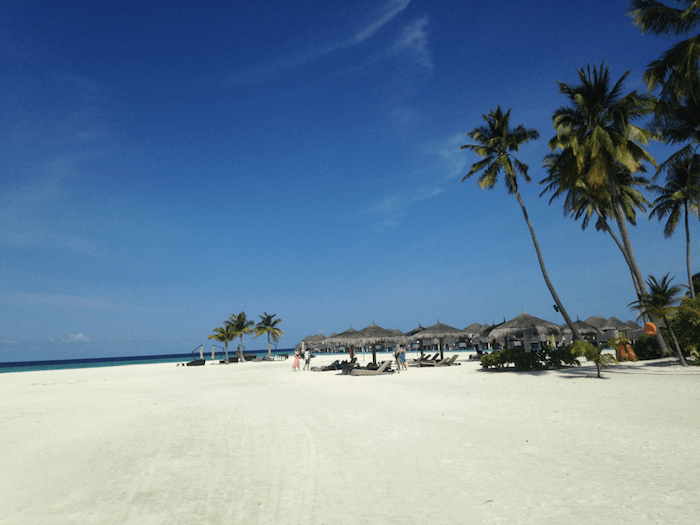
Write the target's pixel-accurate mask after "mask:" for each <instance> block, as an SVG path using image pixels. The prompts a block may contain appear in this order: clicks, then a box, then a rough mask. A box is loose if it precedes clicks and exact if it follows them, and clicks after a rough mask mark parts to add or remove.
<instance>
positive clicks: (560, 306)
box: [515, 189, 583, 340]
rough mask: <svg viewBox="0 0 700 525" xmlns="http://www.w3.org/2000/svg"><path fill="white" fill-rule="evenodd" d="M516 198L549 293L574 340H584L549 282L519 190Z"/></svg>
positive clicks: (516, 192)
mask: <svg viewBox="0 0 700 525" xmlns="http://www.w3.org/2000/svg"><path fill="white" fill-rule="evenodd" d="M515 196H516V197H517V199H518V203H519V204H520V208H521V209H522V210H523V216H524V217H525V222H526V223H527V227H528V228H529V229H530V235H531V236H532V243H533V244H534V245H535V251H536V252H537V260H538V261H539V263H540V269H541V270H542V276H543V277H544V282H545V283H546V284H547V288H549V293H551V294H552V299H554V302H555V303H556V305H557V308H558V309H559V311H560V312H561V315H562V316H563V317H564V320H565V321H566V325H567V326H568V327H569V329H571V333H572V335H573V338H574V339H580V340H582V339H583V338H582V337H581V334H579V333H578V330H577V329H576V325H575V324H574V323H573V322H572V321H571V318H570V317H569V314H568V313H567V312H566V309H565V308H564V305H563V304H562V303H561V301H560V300H559V296H558V295H557V292H556V291H555V290H554V285H553V284H552V281H550V280H549V274H547V268H545V266H544V258H543V257H542V251H541V250H540V243H539V242H537V236H536V235H535V228H534V227H533V226H532V223H531V222H530V217H529V216H528V214H527V210H526V209H525V203H523V199H522V198H521V197H520V192H519V191H518V190H517V189H516V190H515Z"/></svg>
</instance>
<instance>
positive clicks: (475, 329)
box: [462, 323, 486, 334]
mask: <svg viewBox="0 0 700 525" xmlns="http://www.w3.org/2000/svg"><path fill="white" fill-rule="evenodd" d="M482 326H486V325H482V324H479V323H472V324H470V325H469V326H467V327H466V328H465V329H464V330H462V332H464V333H466V334H476V333H477V332H478V331H479V330H481V327H482Z"/></svg>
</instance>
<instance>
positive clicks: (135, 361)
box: [0, 349, 294, 374]
mask: <svg viewBox="0 0 700 525" xmlns="http://www.w3.org/2000/svg"><path fill="white" fill-rule="evenodd" d="M244 354H245V355H246V356H248V355H255V356H256V357H265V356H266V355H267V350H253V351H246V352H244ZM279 354H288V355H289V354H294V349H286V350H285V349H279V350H273V351H272V355H273V357H275V356H277V355H279ZM229 355H230V356H231V357H234V356H235V355H236V354H235V350H234V351H233V352H230V351H229ZM204 358H205V359H206V360H207V361H209V359H210V358H211V353H207V352H204ZM221 358H222V356H221V355H220V354H219V353H218V352H217V354H216V359H217V360H218V359H221ZM193 359H199V353H198V352H197V353H196V354H195V355H193V354H192V353H188V354H167V355H140V356H123V357H95V358H82V359H55V360H47V361H15V362H7V363H0V374H3V373H9V372H32V371H38V370H66V369H71V368H100V367H105V366H127V365H146V364H155V363H186V362H188V361H192V360H193Z"/></svg>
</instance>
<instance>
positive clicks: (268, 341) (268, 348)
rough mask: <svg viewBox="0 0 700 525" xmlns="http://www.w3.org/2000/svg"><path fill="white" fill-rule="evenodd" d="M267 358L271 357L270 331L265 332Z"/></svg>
mask: <svg viewBox="0 0 700 525" xmlns="http://www.w3.org/2000/svg"><path fill="white" fill-rule="evenodd" d="M267 358H268V359H272V344H271V343H270V332H268V333H267Z"/></svg>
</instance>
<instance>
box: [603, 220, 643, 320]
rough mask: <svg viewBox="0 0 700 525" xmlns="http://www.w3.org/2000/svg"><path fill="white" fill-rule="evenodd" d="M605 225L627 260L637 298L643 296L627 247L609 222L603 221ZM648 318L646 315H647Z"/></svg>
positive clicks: (605, 228)
mask: <svg viewBox="0 0 700 525" xmlns="http://www.w3.org/2000/svg"><path fill="white" fill-rule="evenodd" d="M603 224H604V225H605V227H604V230H605V231H606V232H607V233H609V234H610V237H612V240H613V241H615V244H616V245H617V247H618V248H619V249H620V251H621V252H622V256H623V257H624V258H625V262H626V263H627V268H628V269H629V271H630V275H631V276H632V283H633V284H634V291H635V292H636V293H637V297H639V296H640V295H642V289H641V287H640V286H639V282H638V281H637V276H636V275H635V273H634V271H633V270H632V264H631V263H630V260H629V257H628V256H627V252H626V251H625V247H624V246H623V245H622V242H620V239H618V237H617V235H615V232H614V231H613V229H612V228H611V227H610V225H609V224H608V222H607V221H606V220H605V219H603ZM645 316H646V314H645Z"/></svg>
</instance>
